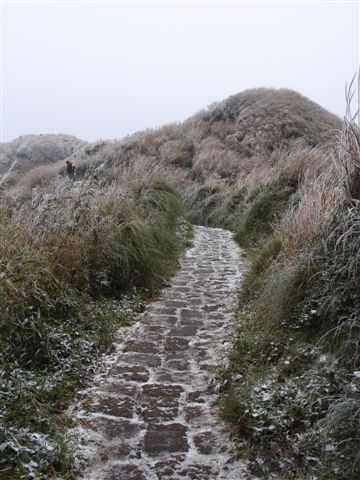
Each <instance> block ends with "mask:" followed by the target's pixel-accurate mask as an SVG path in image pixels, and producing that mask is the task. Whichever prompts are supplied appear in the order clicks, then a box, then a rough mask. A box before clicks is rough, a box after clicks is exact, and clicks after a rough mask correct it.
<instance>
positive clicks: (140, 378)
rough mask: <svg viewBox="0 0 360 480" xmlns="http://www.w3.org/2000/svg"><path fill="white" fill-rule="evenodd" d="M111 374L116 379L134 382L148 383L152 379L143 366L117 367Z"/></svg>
mask: <svg viewBox="0 0 360 480" xmlns="http://www.w3.org/2000/svg"><path fill="white" fill-rule="evenodd" d="M109 373H110V375H112V376H114V377H117V378H120V379H124V380H132V381H134V382H147V381H148V380H149V378H150V372H149V370H148V369H147V368H146V367H144V366H143V365H117V366H115V367H113V368H112V369H111V370H110V372H109Z"/></svg>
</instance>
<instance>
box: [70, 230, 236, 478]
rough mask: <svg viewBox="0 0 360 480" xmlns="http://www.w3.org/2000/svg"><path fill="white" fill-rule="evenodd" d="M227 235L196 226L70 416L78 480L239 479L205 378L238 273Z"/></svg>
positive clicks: (226, 325)
mask: <svg viewBox="0 0 360 480" xmlns="http://www.w3.org/2000/svg"><path fill="white" fill-rule="evenodd" d="M239 262H240V260H239V249H238V247H237V245H236V244H235V242H234V241H233V240H232V238H231V233H230V232H228V231H225V230H221V229H213V228H205V227H195V238H194V242H193V247H192V248H191V249H189V250H188V251H187V253H186V255H184V257H183V258H182V260H181V268H180V270H179V272H178V273H177V275H176V276H175V277H174V278H173V281H172V284H171V287H169V288H166V289H165V290H164V291H163V292H162V294H161V296H160V297H159V298H158V300H157V301H156V302H154V303H152V304H151V305H149V307H148V308H147V310H146V311H145V313H144V314H143V319H142V321H141V322H140V323H138V324H137V325H136V327H135V328H133V329H132V334H131V335H129V338H128V339H127V340H126V342H124V344H122V345H121V346H119V348H118V349H117V352H116V358H113V359H112V367H111V368H110V369H109V371H108V373H107V374H106V375H105V376H104V377H103V378H102V379H99V380H98V381H95V385H94V386H93V387H92V388H91V389H89V390H88V392H87V394H88V395H90V399H91V400H90V401H89V402H87V403H86V402H82V404H81V405H80V407H81V410H80V411H79V412H78V414H77V417H78V419H79V420H80V423H81V424H82V427H81V428H79V429H78V438H79V444H80V445H81V447H80V451H81V452H82V456H83V458H84V460H83V463H82V465H83V467H82V469H83V473H82V477H81V478H84V479H86V480H95V479H96V480H152V479H154V480H158V479H160V480H170V479H171V480H176V479H182V480H186V479H194V480H196V479H204V480H211V479H219V480H220V479H226V480H241V479H242V478H245V474H244V465H243V464H242V463H241V462H239V461H237V460H236V459H235V456H234V451H233V447H232V445H231V443H230V440H229V435H228V432H226V430H225V427H224V425H222V424H221V422H220V420H219V419H218V418H217V416H216V411H215V407H214V405H213V402H214V400H215V399H216V392H215V391H214V389H213V388H212V386H211V384H212V379H213V378H214V372H215V369H216V367H218V366H219V365H220V364H221V349H222V348H223V341H224V339H226V337H227V335H229V332H230V321H231V307H232V306H233V304H234V301H235V295H236V288H237V283H238V280H239V277H240V272H239Z"/></svg>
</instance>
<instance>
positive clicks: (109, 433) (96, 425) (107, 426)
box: [91, 417, 140, 440]
mask: <svg viewBox="0 0 360 480" xmlns="http://www.w3.org/2000/svg"><path fill="white" fill-rule="evenodd" d="M91 425H92V427H93V429H94V430H96V431H99V432H101V433H102V434H103V435H104V437H105V439H107V440H114V439H127V438H131V437H133V436H134V435H136V434H137V433H138V432H139V430H140V425H139V424H137V423H132V422H130V421H129V420H123V419H121V420H120V419H119V420H112V419H110V418H106V417H96V418H94V419H93V420H92V421H91Z"/></svg>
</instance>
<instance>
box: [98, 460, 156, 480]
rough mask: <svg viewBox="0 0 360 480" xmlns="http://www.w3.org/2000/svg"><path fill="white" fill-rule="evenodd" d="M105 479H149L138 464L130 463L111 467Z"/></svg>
mask: <svg viewBox="0 0 360 480" xmlns="http://www.w3.org/2000/svg"><path fill="white" fill-rule="evenodd" d="M105 480H147V477H146V475H145V474H144V473H143V472H142V471H141V469H140V468H139V467H138V466H137V465H135V464H132V463H128V464H124V465H113V466H112V467H110V470H109V472H108V473H107V474H106V477H105Z"/></svg>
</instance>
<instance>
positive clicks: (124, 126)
mask: <svg viewBox="0 0 360 480" xmlns="http://www.w3.org/2000/svg"><path fill="white" fill-rule="evenodd" d="M1 20H2V30H1V32H2V44H1V53H2V71H1V80H2V82H1V87H2V107H1V120H2V124H1V135H2V140H3V141H9V140H11V139H13V138H15V137H18V136H19V135H23V134H27V133H36V134H38V133H69V134H73V135H76V136H78V137H79V138H82V139H85V140H96V139H98V138H119V137H122V136H124V135H126V134H129V133H133V132H135V131H138V130H142V129H144V128H147V127H157V126H161V125H163V124H165V123H170V122H176V121H182V120H184V119H185V118H187V117H189V116H190V115H192V114H193V113H195V112H196V111H198V110H200V109H202V108H205V107H207V106H208V105H209V104H211V103H213V102H215V101H218V100H222V99H224V98H226V97H228V96H229V95H232V94H235V93H238V92H240V91H242V90H245V89H248V88H253V87H260V86H265V87H276V88H279V87H286V88H291V89H294V90H297V91H299V92H300V93H302V94H304V95H306V96H307V97H309V98H311V99H312V100H315V101H316V102H318V103H319V104H320V105H322V106H323V107H325V108H327V109H329V110H330V111H331V112H334V113H336V114H338V115H339V116H341V117H342V116H343V115H344V111H345V102H344V88H345V84H346V82H348V81H349V80H351V78H352V76H353V75H354V73H355V72H356V70H357V69H358V67H359V2H358V1H352V2H346V1H344V0H342V1H341V2H311V3H308V2H304V1H303V2H294V1H292V2H272V1H268V2H255V1H252V2H240V1H239V2H226V1H224V0H222V1H221V2H211V1H207V2H195V1H191V3H189V2H185V1H183V2H177V1H174V0H173V1H168V2H152V1H150V0H148V1H146V2H136V1H132V2H122V1H119V2H106V1H102V2H96V3H94V2H86V1H84V2H75V1H72V2H71V3H70V2H66V1H48V2H34V1H31V0H27V1H22V2H17V1H16V0H11V1H4V0H2V19H1Z"/></svg>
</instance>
